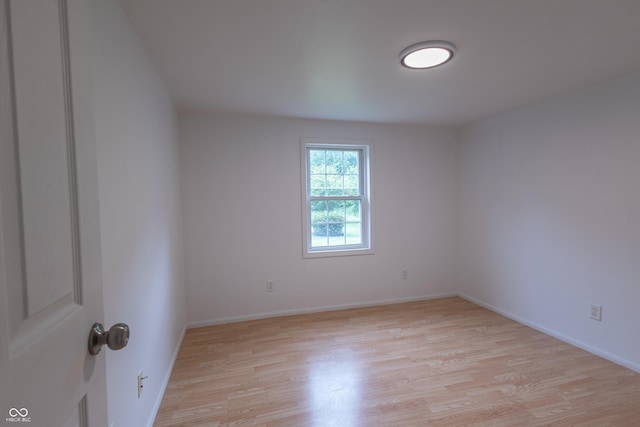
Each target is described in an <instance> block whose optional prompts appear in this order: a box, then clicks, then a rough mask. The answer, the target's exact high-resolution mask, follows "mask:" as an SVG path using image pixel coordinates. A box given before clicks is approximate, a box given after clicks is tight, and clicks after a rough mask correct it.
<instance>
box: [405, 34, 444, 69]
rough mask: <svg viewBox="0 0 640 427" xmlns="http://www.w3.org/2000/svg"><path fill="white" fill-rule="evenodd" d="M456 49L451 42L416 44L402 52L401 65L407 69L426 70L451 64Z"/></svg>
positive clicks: (436, 41)
mask: <svg viewBox="0 0 640 427" xmlns="http://www.w3.org/2000/svg"><path fill="white" fill-rule="evenodd" d="M455 52H456V47H455V46H454V45H453V44H452V43H449V42H445V41H441V40H434V41H429V42H421V43H416V44H413V45H411V46H409V47H408V48H406V49H404V50H403V51H402V52H400V63H401V64H402V65H404V66H405V67H407V68H413V69H420V70H423V69H426V68H433V67H437V66H438V65H442V64H444V63H445V62H449V61H450V60H451V58H453V54H454V53H455Z"/></svg>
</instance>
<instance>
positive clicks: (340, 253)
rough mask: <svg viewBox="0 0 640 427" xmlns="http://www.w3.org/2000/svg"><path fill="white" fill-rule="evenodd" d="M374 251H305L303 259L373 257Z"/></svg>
mask: <svg viewBox="0 0 640 427" xmlns="http://www.w3.org/2000/svg"><path fill="white" fill-rule="evenodd" d="M373 254H374V252H373V249H328V250H326V251H313V252H307V251H305V252H304V253H303V254H302V258H329V257H341V256H357V255H373Z"/></svg>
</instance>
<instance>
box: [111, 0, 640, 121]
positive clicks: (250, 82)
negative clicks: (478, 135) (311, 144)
mask: <svg viewBox="0 0 640 427" xmlns="http://www.w3.org/2000/svg"><path fill="white" fill-rule="evenodd" d="M120 2H121V4H122V5H123V7H124V9H125V12H126V13H127V15H128V16H129V18H130V20H131V22H132V23H133V26H134V27H135V28H136V30H137V32H138V34H139V35H140V37H141V39H142V41H143V43H144V45H145V47H146V50H147V51H148V53H149V54H150V57H151V58H152V60H153V62H154V63H155V65H156V67H157V68H158V71H159V73H160V75H161V76H162V77H163V79H164V80H165V82H166V83H167V85H168V88H169V91H170V92H171V94H172V96H173V97H174V100H175V102H176V104H177V106H178V108H179V109H182V110H187V111H193V110H195V111H211V112H233V113H248V114H267V115H281V116H293V117H307V118H322V119H337V120H353V121H374V122H397V123H429V124H444V125H463V124H467V123H470V122H473V121H476V120H479V119H482V118H485V117H487V116H491V115H494V114H496V113H500V112H504V111H508V110H511V109H514V108H517V107H520V106H523V105H526V104H529V103H532V102H535V101H538V100H541V99H544V98H548V97H551V96H554V95H558V94H561V93H565V92H569V91H572V90H575V89H579V88H582V87H586V86H589V85H593V84H595V83H598V82H601V81H604V80H607V79H612V78H616V77H619V76H622V75H625V74H630V73H633V72H637V71H640V0H120ZM434 39H441V40H448V41H450V42H452V43H454V44H455V45H456V46H457V48H458V52H457V55H456V57H455V58H454V59H453V61H451V62H449V63H448V64H446V65H444V66H443V67H441V68H436V69H432V70H429V71H415V70H407V69H404V68H403V67H402V66H400V63H399V60H398V54H399V52H400V51H401V50H402V49H403V48H405V47H406V46H408V45H410V44H413V43H416V42H421V41H426V40H434Z"/></svg>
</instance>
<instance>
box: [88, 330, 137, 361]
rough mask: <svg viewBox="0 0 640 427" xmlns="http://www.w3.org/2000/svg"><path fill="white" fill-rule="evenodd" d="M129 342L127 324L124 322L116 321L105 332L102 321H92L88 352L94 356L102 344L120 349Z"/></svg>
mask: <svg viewBox="0 0 640 427" xmlns="http://www.w3.org/2000/svg"><path fill="white" fill-rule="evenodd" d="M128 342H129V326H128V325H127V324H126V323H116V324H115V325H113V326H112V327H111V328H110V329H109V330H108V331H106V332H105V330H104V326H102V323H94V324H93V326H92V327H91V331H90V332H89V354H91V355H92V356H95V355H96V354H98V353H100V350H101V349H102V346H103V345H105V344H106V345H107V346H108V347H109V348H110V349H111V350H120V349H121V348H124V347H126V346H127V343H128Z"/></svg>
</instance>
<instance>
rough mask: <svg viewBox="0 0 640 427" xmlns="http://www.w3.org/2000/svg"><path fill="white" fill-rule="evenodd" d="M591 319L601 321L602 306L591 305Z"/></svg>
mask: <svg viewBox="0 0 640 427" xmlns="http://www.w3.org/2000/svg"><path fill="white" fill-rule="evenodd" d="M591 318H592V319H593V320H597V321H598V322H601V321H602V306H601V305H596V304H591Z"/></svg>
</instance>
